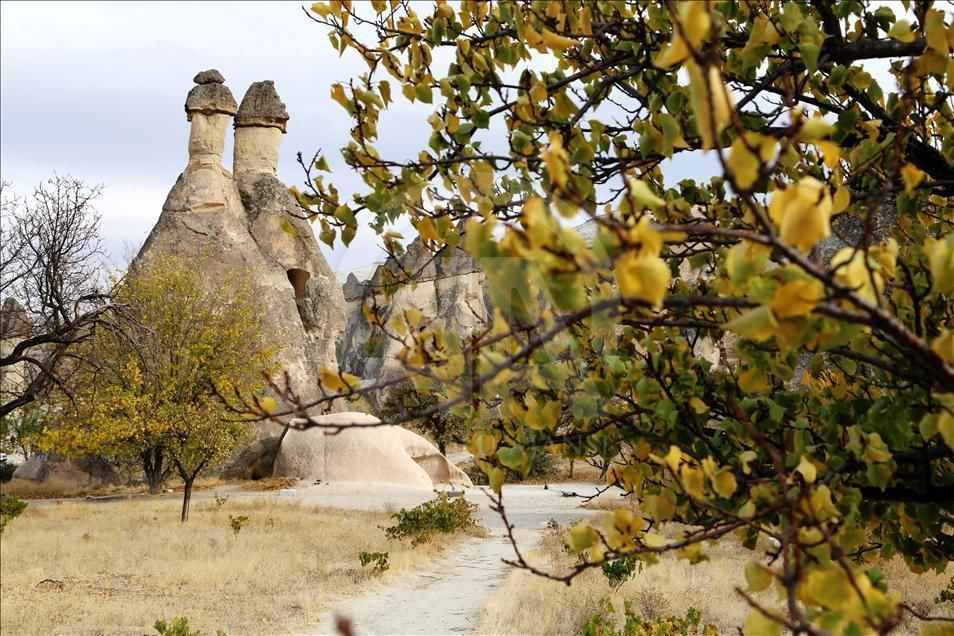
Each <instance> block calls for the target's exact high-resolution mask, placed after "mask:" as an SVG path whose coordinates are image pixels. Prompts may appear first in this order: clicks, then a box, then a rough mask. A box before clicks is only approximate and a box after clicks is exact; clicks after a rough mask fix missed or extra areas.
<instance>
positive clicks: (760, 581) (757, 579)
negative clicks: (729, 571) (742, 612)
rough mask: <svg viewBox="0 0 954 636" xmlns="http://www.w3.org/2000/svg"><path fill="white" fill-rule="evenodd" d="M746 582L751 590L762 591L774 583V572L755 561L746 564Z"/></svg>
mask: <svg viewBox="0 0 954 636" xmlns="http://www.w3.org/2000/svg"><path fill="white" fill-rule="evenodd" d="M745 582H746V584H747V585H748V586H749V591H750V592H761V591H762V590H764V589H765V588H767V587H768V586H769V585H771V584H772V573H771V572H769V571H768V569H767V568H765V567H764V566H763V565H761V564H759V563H756V562H754V561H749V562H748V563H746V564H745Z"/></svg>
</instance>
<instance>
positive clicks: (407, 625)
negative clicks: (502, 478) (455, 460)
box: [309, 484, 594, 636]
mask: <svg viewBox="0 0 954 636" xmlns="http://www.w3.org/2000/svg"><path fill="white" fill-rule="evenodd" d="M505 488H506V490H505V491H504V502H505V504H506V506H507V515H508V517H509V518H510V521H511V522H512V523H513V524H514V526H515V528H516V530H515V532H514V536H515V537H516V538H517V541H518V543H519V545H520V547H521V550H529V549H531V548H532V547H533V546H534V544H536V542H537V541H538V540H539V538H540V536H541V534H542V533H543V530H544V529H545V528H546V524H547V522H548V521H549V520H550V519H554V520H555V521H557V522H558V523H560V524H561V525H564V526H565V525H566V524H567V523H570V522H572V521H574V520H576V519H579V518H580V517H583V516H586V515H588V514H591V513H590V511H587V510H583V509H580V508H579V507H578V506H579V499H576V498H573V497H564V496H562V495H561V493H560V490H563V491H574V492H577V493H580V494H584V493H585V494H590V493H592V492H593V489H594V487H593V486H592V485H584V484H560V485H559V486H557V487H551V488H550V489H547V490H545V489H544V488H543V486H506V487H505ZM467 496H468V498H469V499H470V500H471V501H474V502H476V503H479V504H480V505H481V517H482V520H483V523H484V525H485V526H486V527H487V528H488V530H490V536H489V537H487V538H484V539H471V540H468V541H466V542H465V543H463V544H462V545H460V546H459V547H457V548H456V549H454V550H452V551H450V552H449V553H448V554H446V555H445V556H443V557H441V558H440V559H438V560H437V561H436V562H435V563H434V564H433V566H432V567H431V568H429V569H428V570H425V571H418V572H411V573H407V574H405V575H403V576H401V577H400V578H398V579H397V580H395V581H394V582H392V583H391V584H389V585H386V586H383V587H379V588H377V589H375V590H373V591H372V592H370V593H369V594H367V595H365V596H362V597H357V598H352V599H343V600H340V601H338V602H336V603H334V605H335V606H336V607H335V609H334V610H333V611H331V612H328V613H327V614H326V615H325V616H324V617H322V619H321V622H320V623H319V626H318V629H317V631H316V632H314V634H316V635H326V636H330V635H332V634H335V629H334V627H335V619H336V617H337V616H342V617H347V618H348V619H350V621H351V624H352V627H353V629H354V633H355V634H356V635H360V636H367V635H369V634H379V635H404V634H427V635H433V634H460V633H472V632H473V631H474V629H475V628H476V627H477V622H478V620H479V616H480V609H481V607H483V605H484V603H485V602H486V600H487V598H488V597H489V596H490V594H491V593H492V592H493V591H494V590H495V589H496V588H497V587H499V586H500V585H501V584H502V583H503V580H504V578H506V576H507V574H508V572H509V566H507V565H506V564H504V563H503V561H502V559H505V558H507V559H510V558H513V554H514V553H513V547H512V546H511V545H510V542H509V540H508V539H507V538H506V536H505V534H504V531H503V524H502V522H501V520H500V517H499V516H498V515H497V514H496V513H494V512H492V511H490V510H489V508H488V507H487V498H486V496H485V495H484V494H483V493H481V492H480V490H479V489H472V490H470V491H468V494H467ZM309 499H310V498H309ZM336 499H338V501H339V502H341V501H342V499H341V498H336ZM401 505H403V504H401Z"/></svg>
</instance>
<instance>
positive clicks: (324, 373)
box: [318, 367, 361, 393]
mask: <svg viewBox="0 0 954 636" xmlns="http://www.w3.org/2000/svg"><path fill="white" fill-rule="evenodd" d="M318 375H319V380H320V382H321V385H322V386H323V387H325V388H326V389H328V390H329V391H331V392H333V393H343V392H346V391H350V390H352V388H353V387H355V386H357V384H358V383H359V382H360V381H361V378H359V377H358V376H356V375H351V374H350V373H342V372H340V371H336V370H332V369H328V368H327V367H322V369H321V371H320V372H319V374H318Z"/></svg>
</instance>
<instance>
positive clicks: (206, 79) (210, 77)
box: [192, 68, 225, 84]
mask: <svg viewBox="0 0 954 636" xmlns="http://www.w3.org/2000/svg"><path fill="white" fill-rule="evenodd" d="M192 81H193V82H195V83H196V84H224V83H225V78H224V77H222V74H221V73H219V71H218V69H214V68H210V69H209V70H207V71H200V72H199V73H197V74H196V76H195V77H193V78H192Z"/></svg>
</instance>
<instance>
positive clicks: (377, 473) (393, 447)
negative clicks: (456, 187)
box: [274, 412, 473, 488]
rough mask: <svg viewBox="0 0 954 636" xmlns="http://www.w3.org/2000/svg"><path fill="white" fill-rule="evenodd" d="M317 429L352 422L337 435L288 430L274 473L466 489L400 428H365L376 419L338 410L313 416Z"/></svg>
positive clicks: (454, 471) (462, 479)
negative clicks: (322, 426)
mask: <svg viewBox="0 0 954 636" xmlns="http://www.w3.org/2000/svg"><path fill="white" fill-rule="evenodd" d="M313 419H314V420H315V421H316V422H317V423H319V424H323V425H342V426H346V425H349V424H356V425H357V427H353V428H345V429H344V430H341V431H340V432H338V433H335V434H329V432H328V430H327V429H323V428H310V429H306V430H303V431H299V430H290V431H288V433H287V434H286V435H285V439H284V440H283V441H282V444H281V447H280V448H279V450H278V455H277V456H276V458H275V472H274V474H275V475H278V476H281V477H295V478H298V479H307V480H316V479H320V480H321V481H323V482H370V483H381V484H399V485H402V486H420V487H424V488H430V487H432V486H433V484H439V483H448V484H453V485H460V486H471V485H473V484H471V481H470V478H469V477H467V475H466V474H465V473H464V472H463V471H462V470H460V469H459V468H457V466H455V465H454V464H453V463H451V462H450V460H448V459H447V458H446V457H444V456H443V455H442V454H441V453H440V452H439V451H438V450H437V448H435V447H434V445H433V444H431V443H430V442H428V441H427V440H426V439H424V438H423V437H421V436H420V435H418V434H417V433H413V432H411V431H409V430H407V429H405V428H401V427H400V426H369V425H374V424H378V423H379V422H380V421H381V420H379V419H378V418H376V417H374V416H373V415H368V414H367V413H358V412H344V413H332V414H328V415H321V416H317V417H315V418H313Z"/></svg>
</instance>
